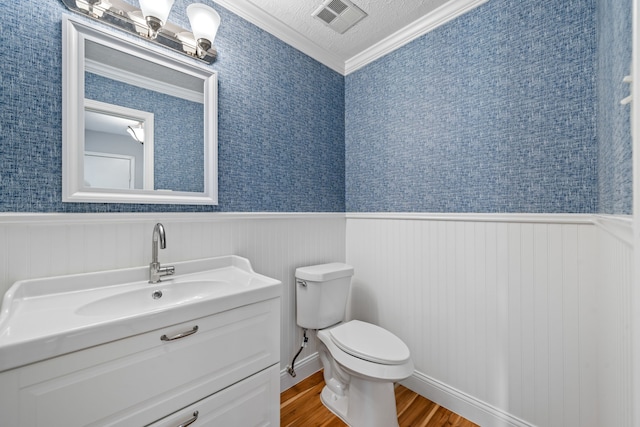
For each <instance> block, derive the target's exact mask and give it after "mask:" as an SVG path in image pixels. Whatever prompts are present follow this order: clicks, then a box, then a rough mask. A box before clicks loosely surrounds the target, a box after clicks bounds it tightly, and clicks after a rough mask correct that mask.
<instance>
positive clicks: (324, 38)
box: [248, 0, 447, 61]
mask: <svg viewBox="0 0 640 427" xmlns="http://www.w3.org/2000/svg"><path fill="white" fill-rule="evenodd" d="M248 1H251V3H253V4H254V5H256V6H257V7H259V8H260V9H261V10H263V11H264V12H265V13H267V14H269V15H272V16H274V17H277V18H278V19H280V20H281V21H283V22H284V23H285V24H287V25H288V26H289V27H291V28H293V29H294V30H295V31H297V32H299V33H300V34H303V35H304V36H306V37H308V38H309V39H311V40H313V41H315V42H316V43H317V44H319V45H320V46H322V47H323V48H324V49H326V50H328V51H330V52H334V53H335V54H336V55H337V56H338V57H340V58H341V59H342V60H344V61H346V60H347V59H349V58H351V57H353V56H355V55H356V54H358V53H360V52H362V51H363V50H365V49H366V48H368V47H370V46H372V45H374V44H375V43H378V42H380V41H381V40H383V39H384V38H386V37H388V36H389V35H391V34H393V33H394V32H396V31H398V30H400V29H402V28H404V27H406V26H407V25H409V24H411V23H412V22H414V21H415V20H416V19H418V18H419V17H421V16H424V15H426V14H428V13H430V12H432V11H433V10H435V9H436V8H438V7H439V6H442V5H443V4H444V3H446V1H447V0H424V1H416V0H355V1H354V2H353V3H354V4H356V5H357V6H358V7H359V8H360V9H362V10H364V11H365V13H367V14H368V16H367V17H366V18H364V19H363V20H362V21H360V22H359V23H357V24H356V25H355V26H354V27H352V28H351V29H349V30H347V32H346V33H344V34H338V33H336V32H335V31H334V30H332V29H331V28H329V27H327V26H326V25H325V24H323V23H322V21H319V20H318V19H315V18H313V17H312V16H311V14H312V13H313V12H314V11H315V10H316V9H317V8H318V7H319V6H320V5H321V4H322V0H248Z"/></svg>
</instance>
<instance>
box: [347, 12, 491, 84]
mask: <svg viewBox="0 0 640 427" xmlns="http://www.w3.org/2000/svg"><path fill="white" fill-rule="evenodd" d="M487 1H489V0H459V1H449V2H447V3H445V4H443V5H442V6H440V7H439V8H437V9H436V10H434V11H433V12H431V13H429V14H427V15H425V16H423V17H422V18H420V19H418V20H416V21H414V22H413V23H411V24H409V25H408V26H406V27H404V28H403V29H401V30H399V31H396V32H395V33H393V34H391V35H390V36H389V37H387V38H385V39H383V40H382V41H380V42H378V43H376V44H374V45H373V46H371V47H369V48H367V49H365V50H363V51H362V52H360V53H359V54H357V55H355V56H353V57H352V58H350V59H348V60H347V61H346V62H345V66H344V69H345V72H344V75H348V74H350V73H353V72H354V71H356V70H359V69H360V68H362V67H364V66H365V65H367V64H370V63H372V62H373V61H375V60H376V59H379V58H382V57H383V56H385V55H387V54H389V53H391V52H393V51H394V50H396V49H399V48H401V47H402V46H404V45H406V44H407V43H409V42H411V41H413V40H415V39H417V38H418V37H420V36H423V35H425V34H427V33H428V32H429V31H432V30H435V29H436V28H438V27H439V26H441V25H444V24H446V23H447V22H449V21H451V20H453V19H455V18H457V17H458V16H461V15H464V14H465V13H467V12H469V11H471V10H473V9H475V8H476V7H478V6H480V5H482V4H484V3H486V2H487Z"/></svg>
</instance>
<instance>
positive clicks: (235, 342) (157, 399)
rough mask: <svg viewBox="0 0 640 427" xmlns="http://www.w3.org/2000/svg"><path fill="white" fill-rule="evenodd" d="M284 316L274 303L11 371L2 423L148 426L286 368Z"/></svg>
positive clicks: (0, 402) (2, 384) (3, 388)
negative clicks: (257, 375) (278, 365)
mask: <svg viewBox="0 0 640 427" xmlns="http://www.w3.org/2000/svg"><path fill="white" fill-rule="evenodd" d="M279 316H280V300H279V299H273V300H268V301H264V302H261V303H257V304H251V305H247V306H244V307H240V308H237V309H234V310H230V311H226V312H223V313H219V314H215V315H212V316H209V317H203V318H200V319H196V320H193V321H191V322H186V323H182V324H179V325H174V326H171V327H167V328H162V329H158V330H156V331H152V332H148V333H145V334H142V335H138V336H134V337H130V338H127V339H123V340H119V341H114V342H112V343H108V344H104V345H101V346H97V347H93V348H90V349H86V350H83V351H79V352H75V353H71V354H68V355H63V356H59V357H56V358H54V359H50V360H46V361H43V362H39V363H35V364H33V365H28V366H24V367H21V368H18V369H15V370H12V371H7V372H4V373H2V374H0V414H2V415H0V420H1V421H2V422H1V423H0V424H2V425H12V426H50V427H52V426H65V427H68V426H98V425H99V426H116V425H118V426H120V425H121V426H134V425H138V426H140V425H146V424H149V423H151V422H153V421H156V420H159V419H161V418H162V417H165V416H166V415H168V414H171V413H173V412H175V411H177V410H179V409H181V408H184V407H186V406H188V405H190V404H192V403H193V402H196V401H198V400H201V399H202V398H204V397H206V396H210V395H211V394H213V393H215V392H216V391H218V390H221V389H223V388H225V387H228V386H230V385H232V384H235V383H237V382H239V381H241V380H242V379H244V378H247V377H249V376H250V375H252V374H253V373H255V372H259V371H261V370H263V369H265V368H267V367H269V366H272V365H273V364H276V363H279V360H280V358H279V351H280V338H279V334H280V323H279ZM195 326H197V332H195V333H194V334H192V335H189V336H186V337H184V338H180V339H176V340H174V341H163V340H161V336H163V335H166V336H167V337H172V336H175V335H177V334H180V333H182V332H188V331H193V329H194V327H195Z"/></svg>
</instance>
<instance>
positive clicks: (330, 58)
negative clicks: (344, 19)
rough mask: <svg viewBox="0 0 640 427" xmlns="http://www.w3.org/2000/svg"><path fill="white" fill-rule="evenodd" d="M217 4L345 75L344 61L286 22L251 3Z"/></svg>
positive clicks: (235, 0)
mask: <svg viewBox="0 0 640 427" xmlns="http://www.w3.org/2000/svg"><path fill="white" fill-rule="evenodd" d="M215 2H216V3H217V4H219V5H220V6H222V7H224V8H225V9H228V10H229V11H230V12H233V13H235V14H236V15H238V16H240V17H241V18H243V19H245V20H247V21H249V22H250V23H252V24H254V25H255V26H257V27H259V28H262V29H263V30H265V31H266V32H268V33H269V34H271V35H273V36H275V37H277V38H279V39H280V40H282V41H283V42H285V43H287V44H288V45H290V46H292V47H294V48H295V49H298V50H299V51H300V52H302V53H304V54H305V55H307V56H310V57H311V58H313V59H315V60H316V61H318V62H320V63H321V64H324V65H326V66H327V67H329V68H331V69H332V70H334V71H336V72H338V73H340V74H342V75H344V61H343V60H341V59H340V58H339V57H338V56H336V55H334V54H332V53H330V52H328V51H327V50H326V49H324V48H322V47H321V46H320V45H318V44H317V43H315V42H314V41H313V40H311V39H310V38H308V37H306V36H305V35H303V34H301V33H299V32H297V31H296V30H294V29H292V28H291V27H289V26H288V25H286V24H285V23H284V22H282V21H280V20H279V19H277V18H274V17H273V16H271V15H269V14H267V13H265V12H264V11H263V10H262V9H260V8H259V7H257V6H255V5H254V4H253V3H251V2H250V1H243V0H240V1H239V0H215Z"/></svg>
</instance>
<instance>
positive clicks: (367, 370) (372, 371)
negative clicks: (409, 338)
mask: <svg viewBox="0 0 640 427" xmlns="http://www.w3.org/2000/svg"><path fill="white" fill-rule="evenodd" d="M351 322H353V320H352V321H351ZM351 322H348V323H351ZM348 323H343V324H339V325H337V326H333V327H331V328H327V329H320V330H319V331H318V332H317V337H318V339H319V340H320V341H321V342H322V343H323V344H324V346H325V347H326V349H327V350H328V352H329V354H330V355H331V357H332V358H333V359H334V360H335V361H336V362H337V363H338V364H339V365H340V366H341V367H342V369H344V370H345V371H346V372H347V373H348V374H350V375H355V376H360V377H364V378H368V379H370V380H373V381H391V382H395V381H401V380H404V379H406V378H408V377H409V376H410V375H411V374H412V373H413V361H412V360H411V357H409V358H408V360H406V361H404V362H402V363H399V364H383V363H376V362H372V361H369V360H365V359H364V358H363V357H359V356H354V355H352V354H350V353H348V352H346V351H345V350H343V349H341V348H340V347H338V345H337V344H336V343H335V341H334V338H332V334H331V331H332V330H333V329H336V328H340V327H342V326H344V325H347V324H348ZM362 323H364V322H362ZM372 326H374V325H372ZM365 327H366V326H365ZM356 328H357V326H356ZM380 329H382V328H380ZM383 331H384V332H387V333H389V334H391V332H389V331H386V330H384V329H383ZM338 335H339V334H338ZM391 335H393V334H391ZM394 337H395V335H394ZM395 338H396V339H397V340H399V341H400V338H397V337H395ZM400 342H401V343H402V345H401V346H398V347H401V348H407V347H406V344H405V343H403V342H402V341H400ZM408 351H409V349H408V348H407V352H408ZM378 356H379V355H378Z"/></svg>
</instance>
